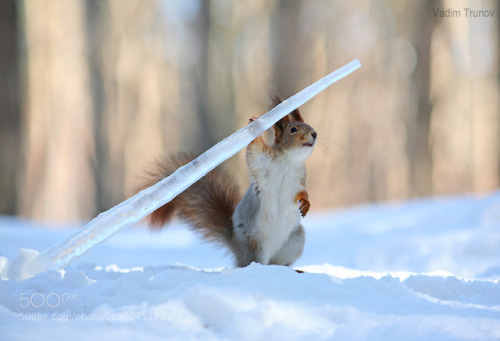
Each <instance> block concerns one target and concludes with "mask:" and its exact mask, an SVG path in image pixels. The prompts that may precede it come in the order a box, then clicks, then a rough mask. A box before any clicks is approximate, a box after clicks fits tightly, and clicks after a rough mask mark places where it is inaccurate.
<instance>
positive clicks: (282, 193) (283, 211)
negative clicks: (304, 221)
mask: <svg viewBox="0 0 500 341" xmlns="http://www.w3.org/2000/svg"><path fill="white" fill-rule="evenodd" d="M261 162H262V163H261V164H259V166H260V167H262V170H263V172H258V174H261V176H259V178H257V179H253V180H254V181H255V183H256V184H257V187H258V189H259V191H260V193H259V197H260V199H261V200H260V209H259V213H258V215H257V217H256V226H255V227H256V231H255V232H256V233H257V234H259V237H260V238H259V239H260V240H262V243H263V249H264V250H263V251H264V254H265V258H268V259H270V258H272V257H273V255H274V254H275V253H276V252H278V251H279V250H280V249H281V247H282V246H283V244H284V243H285V242H286V241H287V240H288V238H289V236H290V234H291V233H292V232H293V231H294V230H295V229H296V228H297V227H298V226H299V224H300V212H299V209H298V205H297V203H296V202H295V196H296V195H297V193H298V192H300V191H301V190H303V189H304V185H303V179H304V177H305V165H304V163H303V162H298V163H294V162H290V160H288V159H287V158H283V159H281V160H273V161H271V160H266V159H262V160H261Z"/></svg>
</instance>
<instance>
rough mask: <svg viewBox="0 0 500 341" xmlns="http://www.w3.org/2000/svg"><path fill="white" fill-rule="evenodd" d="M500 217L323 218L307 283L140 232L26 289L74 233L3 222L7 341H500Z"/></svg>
mask: <svg viewBox="0 0 500 341" xmlns="http://www.w3.org/2000/svg"><path fill="white" fill-rule="evenodd" d="M499 212H500V195H499V193H495V194H493V195H490V196H488V197H485V198H472V197H462V198H448V199H439V200H426V201H415V202H410V203H404V204H403V203H401V204H392V205H384V206H381V205H374V206H366V207H360V208H357V209H352V210H348V211H344V212H331V213H322V214H316V215H315V216H312V217H311V218H309V219H305V220H304V225H305V228H306V230H307V241H306V250H305V252H304V255H303V257H302V258H301V259H300V261H299V262H298V263H297V265H296V267H297V268H300V269H301V270H304V271H306V272H305V273H297V272H296V271H294V270H293V269H290V268H287V267H281V266H262V265H259V264H252V265H250V266H248V267H246V268H237V269H234V268H232V267H231V259H230V258H228V257H227V256H225V253H224V251H223V250H218V249H216V248H214V247H212V246H210V245H207V244H203V243H202V242H201V241H200V240H199V239H198V238H197V237H196V236H194V235H192V234H191V233H190V232H189V231H188V230H186V229H184V228H183V227H182V225H179V224H177V225H175V226H173V227H172V228H171V229H168V230H167V231H165V233H161V234H152V233H150V232H149V231H147V230H146V229H144V228H141V227H137V228H132V229H129V230H126V231H123V232H122V233H120V235H117V236H116V237H115V238H113V239H111V240H109V241H107V242H105V243H104V244H102V245H100V246H99V247H98V248H96V249H94V250H92V251H91V252H90V253H89V254H87V255H85V256H83V257H82V258H80V259H79V260H78V261H77V262H75V263H74V264H72V265H71V266H69V267H68V268H66V269H65V270H60V271H55V270H49V271H46V272H43V273H40V274H38V275H36V276H34V277H31V278H27V275H28V274H30V273H31V271H32V270H31V269H30V267H31V266H33V265H32V263H31V260H32V259H34V258H36V255H37V254H38V251H35V250H43V249H45V248H47V247H49V246H50V245H52V244H54V243H56V242H58V241H60V240H61V239H64V237H65V236H67V235H71V234H72V233H73V232H74V231H72V230H70V229H66V230H53V229H50V228H47V227H40V226H37V225H32V224H30V223H26V222H22V221H19V220H16V219H12V218H0V252H1V254H2V255H0V276H1V278H2V279H1V280H0V339H2V340H7V339H21V340H24V339H25V340H32V339H39V338H41V337H42V335H43V338H44V339H45V338H50V339H70V338H71V339H72V340H79V339H81V340H88V339H89V338H92V339H95V340H100V339H117V338H120V339H124V340H129V339H130V340H132V339H133V340H136V339H146V340H156V339H158V340H164V339H170V340H177V339H178V340H260V339H262V340H311V339H313V340H365V339H369V340H422V339H425V340H494V339H500V323H498V321H499V320H500V283H499V280H500V270H499V269H500V256H499V253H498V250H499V249H500V230H499V229H498V227H499V226H500V214H499ZM25 248H30V249H31V250H29V249H25ZM180 262H183V263H184V264H191V265H189V266H187V265H182V264H181V263H180Z"/></svg>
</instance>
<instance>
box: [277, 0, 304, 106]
mask: <svg viewBox="0 0 500 341" xmlns="http://www.w3.org/2000/svg"><path fill="white" fill-rule="evenodd" d="M302 4H303V2H301V1H299V0H279V1H278V5H277V6H276V8H275V12H274V20H273V25H272V27H271V29H272V36H273V38H272V39H273V44H272V48H273V50H272V51H271V53H272V56H273V86H274V87H276V89H275V90H277V91H278V92H280V93H281V95H282V96H283V97H285V98H286V97H289V96H291V95H293V94H294V93H295V92H297V82H298V80H299V79H301V77H303V76H304V74H303V73H302V72H303V71H304V70H303V65H302V62H303V60H302V58H301V57H303V56H305V55H306V54H304V53H303V52H304V51H305V46H304V44H303V42H304V39H303V38H304V37H303V34H302V32H301V25H300V24H299V18H300V13H301V5H302Z"/></svg>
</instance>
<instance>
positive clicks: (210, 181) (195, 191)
mask: <svg viewBox="0 0 500 341" xmlns="http://www.w3.org/2000/svg"><path fill="white" fill-rule="evenodd" d="M193 159H194V157H193V156H189V155H171V156H169V157H167V158H163V159H162V160H160V161H159V162H157V164H156V165H155V167H154V168H153V170H152V171H150V172H149V177H148V181H147V182H145V183H144V185H143V186H141V188H147V187H149V186H151V185H153V184H155V183H157V182H158V181H160V180H162V179H163V178H165V177H167V176H168V175H170V174H172V173H173V172H174V171H175V170H176V169H177V168H179V167H181V166H183V165H185V164H187V163H189V162H191V161H192V160H193ZM240 199H241V195H240V193H239V190H238V187H237V186H236V184H235V182H234V181H233V179H232V178H231V176H229V174H228V173H227V172H225V171H224V170H223V169H222V168H221V167H217V168H215V169H214V170H212V171H211V172H209V173H208V174H207V175H205V176H204V177H203V178H201V179H200V180H198V181H197V182H196V183H194V184H193V185H191V187H189V188H188V189H186V190H185V191H184V192H182V193H181V194H179V195H178V196H177V197H175V198H174V199H173V200H172V201H170V202H169V203H167V204H165V205H163V206H162V207H160V208H158V209H157V210H156V211H154V212H153V213H151V216H150V221H149V226H150V228H151V229H161V228H162V227H163V226H164V225H165V224H166V223H168V222H169V221H170V220H171V219H172V217H173V216H174V214H175V215H177V216H178V217H180V218H181V219H183V220H185V221H186V222H187V223H188V224H189V225H190V226H191V227H192V228H193V229H194V230H196V231H199V232H201V233H202V234H203V236H204V237H205V238H206V239H208V240H210V241H216V242H222V243H224V244H226V245H228V246H230V245H231V240H232V237H233V223H232V219H231V218H232V216H233V213H234V210H235V208H236V205H237V204H238V202H239V201H240Z"/></svg>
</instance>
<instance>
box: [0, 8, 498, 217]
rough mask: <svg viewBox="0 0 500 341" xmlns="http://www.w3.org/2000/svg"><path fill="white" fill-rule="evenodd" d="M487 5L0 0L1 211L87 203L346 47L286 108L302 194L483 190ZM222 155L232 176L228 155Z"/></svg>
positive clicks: (336, 203) (124, 192) (491, 89)
mask: <svg viewBox="0 0 500 341" xmlns="http://www.w3.org/2000/svg"><path fill="white" fill-rule="evenodd" d="M466 8H469V9H471V10H484V11H493V12H481V13H482V15H481V16H479V17H470V14H471V12H470V11H468V12H466V11H465V9H466ZM440 10H442V11H444V12H440ZM440 14H443V16H441V15H440ZM457 14H460V15H459V16H457ZM467 14H469V15H468V17H466V15H467ZM499 19H500V2H499V1H445V0H443V1H391V0H387V1H381V0H356V1H327V0H309V1H296V0H252V1H251V0H245V1H230V0H87V1H84V0H24V1H21V0H19V1H14V0H2V1H0V214H6V215H20V216H23V217H27V218H30V219H35V220H41V221H47V222H72V221H81V220H85V219H89V218H92V217H93V216H95V215H96V214H97V213H98V212H101V211H104V210H106V209H108V208H110V207H112V206H113V205H115V204H117V203H119V202H121V201H122V200H124V199H126V198H127V197H128V196H130V194H131V193H132V192H133V189H134V187H135V186H136V185H137V184H138V182H140V180H139V179H140V175H141V173H143V172H144V170H145V169H147V168H148V167H149V165H151V163H152V162H153V161H154V160H155V159H156V158H158V157H159V156H161V155H163V154H165V153H171V152H176V151H195V152H200V151H203V150H206V149H207V148H209V147H210V146H212V145H213V144H215V143H216V142H217V141H218V140H220V139H222V138H224V137H226V136H228V135H229V134H231V133H232V132H234V131H235V130H237V129H239V128H240V127H242V126H244V125H246V123H247V120H248V117H250V116H254V115H255V116H259V115H262V114H263V113H265V112H266V111H267V109H268V105H269V100H268V98H267V93H268V90H269V89H276V90H277V91H278V92H279V93H281V94H282V96H283V97H289V96H291V95H293V94H294V93H296V92H297V91H299V90H301V89H302V88H304V87H306V86H307V85H309V84H310V83H312V82H313V81H315V80H317V79H319V78H321V77H323V76H324V75H326V74H327V73H329V72H331V71H333V70H335V69H336V68H338V67H340V66H342V65H343V64H345V63H347V62H349V61H351V60H352V59H354V58H358V59H359V60H360V61H361V62H362V63H363V67H362V68H361V69H360V70H358V71H356V72H355V73H354V74H352V75H350V76H349V77H347V78H346V79H343V80H342V81H341V82H339V83H337V84H335V85H334V86H333V87H331V88H329V89H328V90H326V91H325V92H323V93H321V94H320V95H318V96H317V97H315V98H314V99H313V100H311V101H310V102H308V103H307V104H305V105H304V106H303V107H302V108H301V110H302V113H303V115H304V117H305V119H306V121H308V122H309V123H310V124H311V125H312V126H314V127H315V128H316V129H317V131H318V133H319V136H320V141H319V146H318V147H317V148H316V150H315V151H314V153H313V155H312V156H311V157H310V159H309V160H308V178H307V183H308V185H307V187H308V191H309V195H310V198H311V203H312V209H314V210H322V209H329V208H339V207H347V206H351V205H358V204H363V203H368V202H385V201H400V200H407V199H409V198H416V197H426V196H441V195H457V194H461V193H487V192H490V191H493V190H496V189H497V188H498V186H499V182H500V91H499V90H500V89H499V81H500V71H499V62H500V55H499V44H500V21H499ZM225 166H226V167H228V168H230V170H231V171H232V172H233V173H234V174H235V176H236V178H237V180H238V182H239V183H240V184H241V186H242V187H244V186H247V185H248V173H247V171H246V167H245V164H244V153H240V154H239V155H238V156H236V157H234V158H232V159H231V160H230V161H228V162H227V163H226V164H225Z"/></svg>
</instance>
